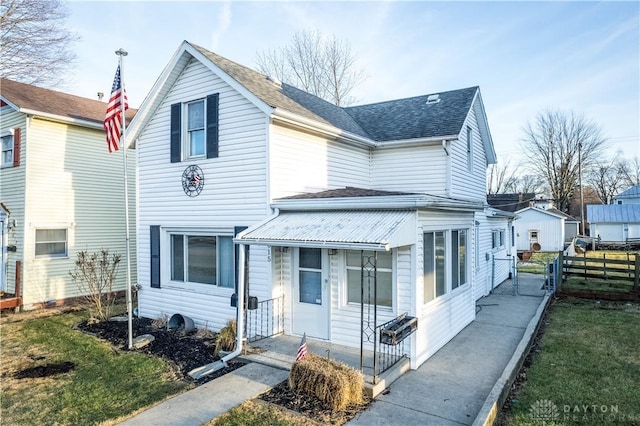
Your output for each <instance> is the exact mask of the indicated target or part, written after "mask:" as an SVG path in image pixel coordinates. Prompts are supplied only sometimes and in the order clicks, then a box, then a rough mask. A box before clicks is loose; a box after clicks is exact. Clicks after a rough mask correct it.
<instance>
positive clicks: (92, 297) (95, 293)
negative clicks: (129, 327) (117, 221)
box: [69, 249, 121, 321]
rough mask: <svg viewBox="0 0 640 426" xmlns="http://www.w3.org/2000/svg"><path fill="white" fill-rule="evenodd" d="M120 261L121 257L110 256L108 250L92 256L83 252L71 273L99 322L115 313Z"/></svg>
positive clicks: (91, 313) (90, 310)
mask: <svg viewBox="0 0 640 426" xmlns="http://www.w3.org/2000/svg"><path fill="white" fill-rule="evenodd" d="M120 261H121V256H120V255H119V254H117V253H113V254H111V255H110V254H109V250H108V249H101V250H100V251H98V252H94V253H91V254H89V253H88V252H87V251H85V250H83V251H81V252H79V253H78V256H77V258H76V262H75V269H74V270H73V271H70V272H69V274H70V275H71V279H72V280H73V282H74V283H75V285H76V286H77V287H78V290H79V292H80V294H81V295H82V297H84V299H85V301H86V303H87V305H88V308H89V314H90V315H91V316H92V317H93V318H96V319H98V320H99V321H105V320H106V319H108V318H109V317H110V316H111V313H112V311H113V305H114V304H115V301H116V296H117V295H116V293H115V292H114V291H113V285H114V282H115V280H116V275H117V273H118V266H119V265H120Z"/></svg>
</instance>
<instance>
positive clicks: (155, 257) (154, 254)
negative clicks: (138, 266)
mask: <svg viewBox="0 0 640 426" xmlns="http://www.w3.org/2000/svg"><path fill="white" fill-rule="evenodd" d="M149 236H150V241H149V242H150V244H149V245H150V246H151V287H153V288H160V227H159V226H158V225H152V226H151V227H150V229H149Z"/></svg>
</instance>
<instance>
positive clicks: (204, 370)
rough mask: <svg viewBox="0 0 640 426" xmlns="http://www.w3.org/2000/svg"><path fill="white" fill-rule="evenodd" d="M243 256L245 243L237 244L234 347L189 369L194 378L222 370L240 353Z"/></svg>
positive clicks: (242, 316) (243, 284)
mask: <svg viewBox="0 0 640 426" xmlns="http://www.w3.org/2000/svg"><path fill="white" fill-rule="evenodd" d="M245 258H246V251H245V245H244V244H240V245H239V253H238V265H240V268H238V302H239V303H238V307H237V309H236V349H235V350H234V351H233V352H231V353H230V354H227V355H225V356H223V357H222V358H221V359H220V360H219V361H215V362H212V363H210V364H206V365H203V366H202V367H198V368H194V369H193V370H191V371H189V376H190V377H191V378H193V379H194V380H198V379H199V378H201V377H204V376H206V375H208V374H211V373H214V372H216V371H218V370H222V369H223V368H226V367H227V366H228V364H227V362H229V361H231V360H232V359H233V358H235V357H237V356H238V355H240V354H241V353H242V338H243V336H242V331H243V330H244V287H245V273H244V272H245V267H244V264H245Z"/></svg>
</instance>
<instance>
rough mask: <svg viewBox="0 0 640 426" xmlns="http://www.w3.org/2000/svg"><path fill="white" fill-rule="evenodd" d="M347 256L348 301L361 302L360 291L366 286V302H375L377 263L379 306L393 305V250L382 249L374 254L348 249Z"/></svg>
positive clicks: (368, 303) (377, 298) (370, 303)
mask: <svg viewBox="0 0 640 426" xmlns="http://www.w3.org/2000/svg"><path fill="white" fill-rule="evenodd" d="M346 256H347V261H346V264H347V302H349V303H358V304H360V301H361V299H360V294H361V293H360V291H361V287H362V286H364V293H363V294H364V303H365V304H367V305H373V304H374V294H373V291H374V287H373V285H374V279H373V278H374V275H373V266H374V264H375V265H376V272H377V274H376V277H377V287H376V288H377V293H376V300H377V302H378V305H379V306H388V307H391V306H392V305H393V285H392V280H393V257H392V255H391V252H390V251H382V252H377V255H374V252H372V251H364V252H361V251H359V250H347V251H346ZM376 256H377V258H376ZM363 261H364V265H365V272H364V274H365V275H364V280H362V277H361V271H362V265H363ZM367 271H371V272H370V273H368V272H367Z"/></svg>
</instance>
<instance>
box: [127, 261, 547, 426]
mask: <svg viewBox="0 0 640 426" xmlns="http://www.w3.org/2000/svg"><path fill="white" fill-rule="evenodd" d="M542 283H543V277H542V276H536V275H530V274H520V277H519V285H518V286H517V287H516V289H517V291H515V292H514V291H512V289H513V287H512V285H513V284H512V283H511V281H507V282H505V283H503V284H502V285H501V286H500V287H498V288H496V289H494V292H493V293H492V294H491V295H489V296H487V297H484V298H482V299H480V300H478V302H477V310H478V312H477V315H476V320H475V321H473V322H472V323H471V324H470V325H469V326H467V327H466V328H465V329H464V330H462V332H460V333H459V334H458V335H457V336H456V337H455V338H453V340H451V341H450V342H449V343H447V344H446V345H445V346H444V347H443V348H442V349H440V350H439V351H438V352H437V353H436V354H435V355H434V356H432V357H431V358H429V360H427V362H425V363H424V364H423V365H422V366H421V367H420V368H419V369H418V370H414V371H410V372H408V373H407V374H405V375H403V376H402V377H400V378H399V379H398V380H397V381H396V382H394V383H393V384H392V385H391V386H390V388H389V389H388V392H385V393H383V394H382V395H380V396H378V397H377V398H376V399H375V400H374V402H373V403H372V404H371V405H370V406H369V408H368V409H367V410H365V411H363V412H362V413H360V414H359V415H358V416H356V418H354V419H353V420H352V421H351V422H349V425H367V426H368V425H386V426H388V425H439V426H446V425H471V424H474V425H476V424H477V425H484V424H491V421H492V419H493V418H494V417H495V415H496V413H497V411H498V410H499V407H500V405H501V402H502V401H503V400H504V398H505V397H506V394H507V392H508V388H509V386H510V380H511V379H512V378H513V377H515V374H517V372H518V370H519V367H520V365H521V363H522V360H524V357H525V356H526V354H527V352H528V348H529V345H530V342H531V340H532V338H533V336H534V335H535V331H536V328H537V325H538V323H539V321H540V318H541V316H542V314H543V312H544V307H545V306H546V303H547V301H548V299H549V296H548V295H546V294H545V292H544V291H541V290H540V289H541V287H542ZM507 286H508V287H507ZM514 293H517V294H516V295H513V294H514ZM288 374H289V372H288V371H287V370H286V369H282V368H278V367H274V366H268V365H264V364H260V363H257V362H254V363H251V364H248V365H246V366H244V367H241V368H239V369H237V370H235V371H233V372H231V373H229V374H226V375H224V376H222V377H220V378H217V379H215V380H212V381H211V382H208V383H206V384H204V385H202V386H199V387H197V388H195V389H193V390H191V391H188V392H186V393H184V394H181V395H178V396H176V397H174V398H171V399H169V400H167V401H165V402H163V403H161V404H159V405H157V406H155V407H153V408H151V409H149V410H147V411H144V412H142V413H141V414H139V415H137V416H135V417H133V418H131V419H129V420H127V421H125V422H124V423H121V424H122V425H128V426H130V425H141V426H142V425H144V426H146V425H158V426H161V425H167V426H169V425H176V426H177V425H180V426H190V425H193V426H198V425H201V424H203V423H206V422H207V421H209V420H211V419H213V418H214V417H217V416H218V415H220V414H222V413H224V412H226V411H228V410H229V409H231V408H233V407H234V406H236V405H238V404H241V403H242V402H244V401H245V400H247V399H252V398H254V397H255V396H257V395H258V394H260V393H262V392H264V391H266V390H268V389H270V388H271V387H273V386H275V385H276V384H278V383H280V382H281V381H283V380H285V379H286V378H287V377H288Z"/></svg>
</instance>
